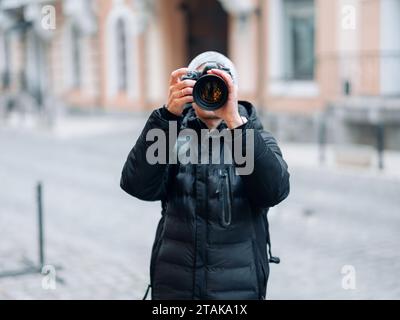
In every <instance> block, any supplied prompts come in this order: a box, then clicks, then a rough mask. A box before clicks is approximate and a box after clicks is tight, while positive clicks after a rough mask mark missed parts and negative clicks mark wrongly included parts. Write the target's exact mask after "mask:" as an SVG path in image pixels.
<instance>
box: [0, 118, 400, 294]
mask: <svg viewBox="0 0 400 320" xmlns="http://www.w3.org/2000/svg"><path fill="white" fill-rule="evenodd" d="M110 121H111V120H110ZM88 123H89V122H88ZM105 123H107V120H105ZM113 124H114V125H113ZM88 125H89V124H88ZM142 125H143V123H142V120H140V119H135V118H133V117H131V116H129V117H115V119H112V121H111V125H110V126H108V125H104V126H102V129H101V130H97V131H96V130H93V132H92V134H90V132H89V133H88V132H86V131H83V132H82V133H81V134H79V133H78V134H77V133H76V132H75V134H74V131H73V130H72V131H71V134H70V135H69V134H68V132H69V131H68V129H65V128H64V129H65V130H64V129H63V130H64V131H63V130H61V131H59V132H55V133H49V132H47V131H31V130H22V129H18V130H17V129H12V128H7V129H4V128H3V129H0V146H1V152H0V181H1V184H0V273H2V272H5V271H9V270H20V269H22V268H24V266H25V265H26V263H27V261H31V262H34V263H37V260H38V249H37V218H36V203H35V201H36V200H35V185H36V183H37V181H42V182H43V185H44V215H45V242H46V263H47V264H50V265H55V266H57V267H60V268H57V276H58V277H59V278H60V281H59V282H57V287H56V289H55V290H51V289H50V290H46V289H44V288H42V281H43V279H44V278H43V276H42V275H39V274H38V275H24V276H18V277H5V278H0V299H140V298H141V297H142V295H143V293H144V291H145V289H146V286H147V282H148V269H149V260H150V251H151V246H152V242H153V239H154V233H155V228H156V224H157V222H158V219H159V216H160V204H159V203H146V202H142V201H139V200H136V199H133V198H131V197H129V196H128V195H126V194H125V193H124V192H123V191H122V190H121V189H120V188H119V178H120V172H121V169H122V165H123V163H124V161H125V159H126V156H127V154H128V151H129V150H130V148H131V147H132V146H133V144H134V142H135V140H136V137H137V135H138V133H139V130H140V129H141V127H142ZM89 131H90V130H89ZM60 132H61V133H60ZM286 148H287V151H288V152H289V151H290V148H291V147H290V146H283V147H282V149H283V152H284V154H285V152H286V151H285V149H286ZM288 162H289V166H290V168H291V170H290V171H291V174H292V178H291V183H292V186H291V194H290V197H289V198H288V200H287V201H286V202H285V203H284V204H282V205H280V206H278V207H277V208H273V209H272V210H271V212H270V224H271V227H270V228H271V233H272V244H273V253H274V254H275V255H278V256H280V258H281V260H282V263H281V264H280V265H272V266H271V274H270V282H269V287H268V292H269V294H268V296H269V298H271V299H372V298H374V299H381V298H388V299H393V298H397V299H399V298H400V277H399V276H400V253H399V243H400V232H399V231H400V179H399V178H396V177H392V176H390V175H379V174H376V175H371V174H364V173H363V172H358V171H348V170H337V169H332V168H319V167H315V166H304V165H296V159H295V157H294V159H293V161H292V159H291V158H290V157H289V158H288ZM345 265H350V266H353V267H354V268H355V271H356V273H355V276H356V278H355V279H356V282H355V284H356V289H354V290H345V289H343V288H342V279H343V277H344V274H342V268H343V266H345Z"/></svg>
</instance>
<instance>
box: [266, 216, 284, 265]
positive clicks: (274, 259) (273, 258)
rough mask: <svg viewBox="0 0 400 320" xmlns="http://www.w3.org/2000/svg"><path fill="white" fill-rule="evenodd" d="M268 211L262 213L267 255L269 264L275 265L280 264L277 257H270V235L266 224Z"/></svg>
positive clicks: (267, 223)
mask: <svg viewBox="0 0 400 320" xmlns="http://www.w3.org/2000/svg"><path fill="white" fill-rule="evenodd" d="M267 213H268V211H264V215H265V229H266V230H265V231H266V238H267V239H266V240H267V241H266V242H267V247H268V255H269V259H268V261H269V263H275V264H279V263H280V262H281V259H280V258H279V257H274V256H273V255H272V248H271V247H272V246H271V237H270V233H269V222H268V215H267Z"/></svg>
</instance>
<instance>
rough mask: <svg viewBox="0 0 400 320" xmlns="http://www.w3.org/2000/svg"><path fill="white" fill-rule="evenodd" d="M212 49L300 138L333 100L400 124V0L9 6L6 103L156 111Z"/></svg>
mask: <svg viewBox="0 0 400 320" xmlns="http://www.w3.org/2000/svg"><path fill="white" fill-rule="evenodd" d="M53 16H54V19H53ZM52 19H53V20H52ZM52 22H53V23H54V26H53V25H52ZM206 50H217V51H220V52H222V53H225V54H227V55H228V56H229V57H230V58H231V59H232V60H233V61H234V62H235V64H236V66H237V68H238V72H239V89H240V92H239V95H240V98H241V99H247V100H251V101H252V102H254V104H256V105H257V106H258V108H260V110H265V111H268V112H269V113H270V114H271V119H275V122H274V123H275V125H276V126H278V127H282V128H284V129H285V132H286V135H287V136H288V138H291V137H290V135H292V136H293V138H295V137H297V136H298V135H299V132H300V133H301V132H302V131H307V130H310V128H314V129H311V130H315V117H316V115H318V114H320V113H321V112H322V111H323V110H325V109H326V106H328V105H330V106H332V108H333V110H336V109H335V108H336V105H338V106H339V105H340V106H342V107H343V108H342V109H341V110H346V111H345V112H344V113H343V112H342V111H340V117H341V118H342V119H343V118H344V119H347V115H349V119H348V120H349V121H350V122H356V123H358V122H359V123H360V126H361V127H362V126H364V125H367V126H368V125H369V124H370V122H371V121H372V122H374V121H375V122H376V121H377V120H376V119H384V118H386V119H387V120H388V121H389V122H390V123H388V125H389V127H390V126H394V127H396V126H398V123H399V121H400V120H398V119H397V117H398V116H397V114H398V112H397V109H398V108H400V103H399V102H398V97H400V0H335V1H326V0H1V1H0V75H1V87H0V88H1V89H0V90H1V92H2V97H3V98H2V99H3V100H5V99H6V98H5V97H7V96H8V97H13V96H14V97H16V96H18V97H20V96H21V94H22V95H24V96H25V99H26V100H29V99H30V100H31V101H32V104H35V103H36V104H37V105H46V101H47V104H49V103H50V102H49V101H51V103H56V102H55V101H61V102H63V103H64V104H66V105H71V106H77V107H84V108H87V107H91V108H103V109H112V110H132V111H140V110H148V109H150V108H154V107H155V106H159V105H162V104H163V103H165V99H166V94H167V88H168V77H169V74H170V73H171V71H172V70H174V69H176V68H178V67H182V66H186V65H187V64H188V62H189V61H190V60H191V59H192V58H193V57H194V56H195V55H197V54H198V53H200V52H203V51H206ZM51 103H50V104H51ZM345 106H347V107H345ZM50 108H51V106H50ZM378 109H379V110H384V111H383V113H382V114H383V115H381V112H380V111H379V112H378V113H377V112H376V110H378ZM354 110H355V111H354ZM360 110H361V111H360ZM371 110H372V111H371ZM385 110H386V111H385ZM387 110H389V111H387ZM388 112H389V113H388ZM343 114H344V115H343ZM377 114H378V115H377ZM387 114H389V115H387ZM299 119H301V121H299ZM371 119H372V120H371ZM346 121H347V120H346ZM379 121H381V120H379ZM392 122H393V123H392ZM300 123H302V125H301V124H300ZM309 124H311V126H310V125H309ZM372 124H374V123H372ZM291 128H293V130H291ZM344 128H345V126H344ZM345 130H346V129H344V131H345ZM393 132H395V131H393ZM310 134H312V133H311V132H310ZM353 136H354V135H353ZM394 137H396V139H397V138H399V140H400V135H397V133H395V136H394Z"/></svg>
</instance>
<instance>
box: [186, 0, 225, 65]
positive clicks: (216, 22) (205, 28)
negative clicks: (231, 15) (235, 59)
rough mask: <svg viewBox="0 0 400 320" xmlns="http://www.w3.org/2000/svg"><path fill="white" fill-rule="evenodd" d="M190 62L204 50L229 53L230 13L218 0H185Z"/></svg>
mask: <svg viewBox="0 0 400 320" xmlns="http://www.w3.org/2000/svg"><path fill="white" fill-rule="evenodd" d="M182 8H183V10H184V12H185V16H186V19H185V23H186V28H187V39H186V43H187V53H188V57H187V58H188V61H187V62H188V63H189V62H190V61H191V60H192V59H193V58H194V57H196V56H197V55H198V54H200V53H202V52H204V51H210V50H212V51H218V52H220V53H222V54H224V55H227V54H228V14H227V13H226V12H225V10H224V9H223V8H222V6H221V4H220V2H219V1H218V0H184V1H183V4H182Z"/></svg>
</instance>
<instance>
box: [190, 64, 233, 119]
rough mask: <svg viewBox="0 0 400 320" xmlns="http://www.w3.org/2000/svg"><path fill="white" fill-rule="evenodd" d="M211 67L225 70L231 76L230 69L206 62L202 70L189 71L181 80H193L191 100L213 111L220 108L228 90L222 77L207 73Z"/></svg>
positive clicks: (226, 97)
mask: <svg viewBox="0 0 400 320" xmlns="http://www.w3.org/2000/svg"><path fill="white" fill-rule="evenodd" d="M211 69H219V70H223V71H225V72H227V73H228V74H229V75H230V76H231V77H232V73H231V71H230V69H228V68H225V67H223V66H221V65H219V64H217V63H214V62H210V63H207V64H206V65H205V67H204V69H203V71H189V72H188V73H187V74H186V75H185V76H183V77H182V80H187V79H189V80H195V81H196V84H195V85H194V87H193V100H194V102H195V103H196V104H197V105H198V106H199V107H200V108H202V109H204V110H208V111H214V110H217V109H219V108H221V107H222V106H223V105H224V104H225V103H226V101H227V100H228V95H229V90H228V85H227V84H226V83H225V81H224V79H222V78H221V77H219V76H217V75H215V74H208V73H207V71H209V70H211Z"/></svg>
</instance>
